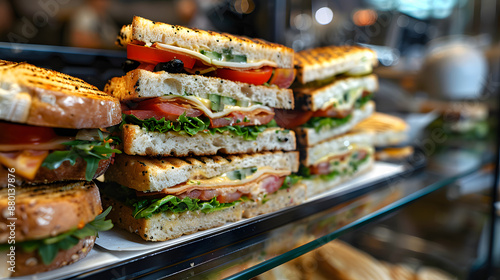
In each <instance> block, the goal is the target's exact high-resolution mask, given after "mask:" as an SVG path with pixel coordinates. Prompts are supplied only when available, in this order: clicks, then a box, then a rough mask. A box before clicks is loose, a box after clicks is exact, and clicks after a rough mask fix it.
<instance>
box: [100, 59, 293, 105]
mask: <svg viewBox="0 0 500 280" xmlns="http://www.w3.org/2000/svg"><path fill="white" fill-rule="evenodd" d="M104 91H105V92H107V93H108V94H110V95H112V96H114V97H116V98H118V99H120V100H121V101H127V100H136V99H140V98H151V97H159V96H164V95H179V96H184V95H189V96H195V97H201V98H205V99H208V98H209V94H212V93H216V94H218V95H221V96H227V97H231V98H234V99H236V100H248V101H253V102H260V103H262V104H263V105H266V106H269V107H273V108H281V109H293V107H294V100H293V92H292V90H290V89H280V88H277V87H267V86H256V85H250V84H246V83H240V82H233V81H229V80H224V79H220V78H217V77H205V76H200V75H187V74H170V73H167V72H164V71H161V72H151V71H147V70H142V69H135V70H132V71H129V72H128V73H127V74H126V75H125V76H123V77H116V78H113V79H111V80H110V81H109V82H108V84H107V85H106V87H105V88H104Z"/></svg>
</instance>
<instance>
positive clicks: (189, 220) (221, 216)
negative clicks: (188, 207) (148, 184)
mask: <svg viewBox="0 0 500 280" xmlns="http://www.w3.org/2000/svg"><path fill="white" fill-rule="evenodd" d="M102 201H103V205H104V207H109V206H112V207H113V208H112V210H111V212H110V213H109V215H108V217H109V218H110V219H111V220H112V221H113V224H114V225H115V226H118V227H120V228H123V229H125V230H128V231H129V232H132V233H135V234H137V235H139V236H140V237H141V238H142V239H144V240H147V241H165V240H169V239H174V238H178V237H180V236H182V235H187V234H191V233H195V232H197V231H200V230H206V229H210V228H214V227H219V226H222V225H224V224H226V223H229V222H236V221H239V220H241V217H242V213H243V210H242V206H241V204H237V205H234V206H232V207H230V208H226V209H223V210H220V211H215V212H211V213H203V212H201V211H195V212H191V211H187V212H183V213H171V212H162V213H158V214H154V215H152V216H151V217H150V218H148V219H146V218H141V219H136V218H134V217H133V209H132V207H129V206H127V205H125V204H123V203H122V202H119V201H117V200H115V199H112V198H109V197H107V196H105V195H103V198H102Z"/></svg>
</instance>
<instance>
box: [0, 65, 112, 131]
mask: <svg viewBox="0 0 500 280" xmlns="http://www.w3.org/2000/svg"><path fill="white" fill-rule="evenodd" d="M0 86H1V91H0V97H1V98H0V119H2V120H6V121H12V122H18V123H26V124H31V125H39V126H51V127H62V128H76V129H79V128H99V127H109V126H112V125H115V124H118V123H120V121H121V108H120V102H119V101H118V100H117V99H116V98H114V97H111V96H109V95H107V94H105V93H104V92H101V91H99V90H98V89H97V88H96V87H95V86H92V85H90V84H88V83H86V82H84V81H83V80H81V79H78V78H75V77H72V76H69V75H66V74H62V73H59V72H56V71H52V70H48V69H44V68H40V67H36V66H34V65H31V64H28V63H23V62H21V63H16V62H10V61H5V60H0Z"/></svg>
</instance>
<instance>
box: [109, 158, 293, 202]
mask: <svg viewBox="0 0 500 280" xmlns="http://www.w3.org/2000/svg"><path fill="white" fill-rule="evenodd" d="M298 160H299V155H298V152H264V153H257V154H251V155H248V154H243V155H228V156H212V157H196V158H191V157H188V158H174V157H166V158H145V157H140V156H130V155H124V154H120V155H116V157H115V162H114V164H112V165H111V166H110V168H109V169H108V170H107V171H106V174H105V178H106V181H110V182H116V183H118V184H121V185H123V186H126V187H129V188H132V189H135V190H138V191H146V192H154V191H161V190H163V189H165V188H170V187H174V186H176V185H178V184H181V183H184V182H187V181H188V180H196V179H205V178H213V177H216V176H219V175H222V174H224V173H227V172H229V171H232V170H236V169H242V168H249V167H266V166H270V167H272V168H273V169H274V170H286V171H290V172H296V171H297V170H298V165H299V162H298Z"/></svg>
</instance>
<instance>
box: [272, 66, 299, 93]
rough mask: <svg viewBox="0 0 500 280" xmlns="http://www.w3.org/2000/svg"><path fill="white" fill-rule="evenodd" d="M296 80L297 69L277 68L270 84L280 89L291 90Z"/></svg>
mask: <svg viewBox="0 0 500 280" xmlns="http://www.w3.org/2000/svg"><path fill="white" fill-rule="evenodd" d="M294 80H295V69H293V68H276V69H274V72H273V76H272V77H271V80H269V84H271V85H277V86H278V87H279V88H289V87H290V85H292V83H293V81H294Z"/></svg>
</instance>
